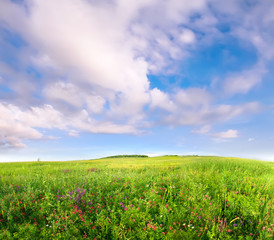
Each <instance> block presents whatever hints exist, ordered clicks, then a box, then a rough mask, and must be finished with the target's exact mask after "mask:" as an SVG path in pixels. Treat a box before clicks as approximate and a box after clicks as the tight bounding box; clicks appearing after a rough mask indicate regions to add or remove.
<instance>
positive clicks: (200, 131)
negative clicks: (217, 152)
mask: <svg viewBox="0 0 274 240" xmlns="http://www.w3.org/2000/svg"><path fill="white" fill-rule="evenodd" d="M210 129H211V126H210V125H205V126H202V127H201V128H199V129H196V130H193V131H192V132H193V133H197V134H206V133H208V132H209V131H210Z"/></svg>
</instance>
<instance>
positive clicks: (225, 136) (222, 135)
mask: <svg viewBox="0 0 274 240" xmlns="http://www.w3.org/2000/svg"><path fill="white" fill-rule="evenodd" d="M212 136H213V137H216V138H221V139H229V138H237V137H238V131H237V130H233V129H229V130H227V131H225V132H219V133H214V134H212Z"/></svg>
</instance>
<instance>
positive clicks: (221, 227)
mask: <svg viewBox="0 0 274 240" xmlns="http://www.w3.org/2000/svg"><path fill="white" fill-rule="evenodd" d="M220 229H221V232H222V231H223V221H221V226H220Z"/></svg>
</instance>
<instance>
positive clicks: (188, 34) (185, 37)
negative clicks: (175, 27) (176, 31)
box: [179, 29, 196, 44]
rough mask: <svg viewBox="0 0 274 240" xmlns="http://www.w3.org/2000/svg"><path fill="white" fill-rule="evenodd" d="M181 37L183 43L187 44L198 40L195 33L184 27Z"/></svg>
mask: <svg viewBox="0 0 274 240" xmlns="http://www.w3.org/2000/svg"><path fill="white" fill-rule="evenodd" d="M179 38H180V41H181V42H182V43H187V44H189V43H194V42H195V40H196V38H195V34H194V33H193V32H192V31H191V30H189V29H183V30H182V32H181V34H180V37H179Z"/></svg>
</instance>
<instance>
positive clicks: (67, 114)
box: [0, 0, 274, 161]
mask: <svg viewBox="0 0 274 240" xmlns="http://www.w3.org/2000/svg"><path fill="white" fill-rule="evenodd" d="M273 42H274V2H273V0H230V1H226V0H223V1H220V0H192V1H189V0H181V1H178V0H168V1H166V0H100V1H97V0H58V1H56V0H47V1H45V0H0V161H26V160H29V161H33V160H36V159H37V158H40V159H41V160H71V159H89V158H96V157H101V156H107V155H114V154H135V153H136V154H151V155H155V154H182V155H183V154H199V155H222V156H239V157H249V158H258V159H265V160H274V125H273V123H274V97H273V90H274V45H273Z"/></svg>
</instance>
